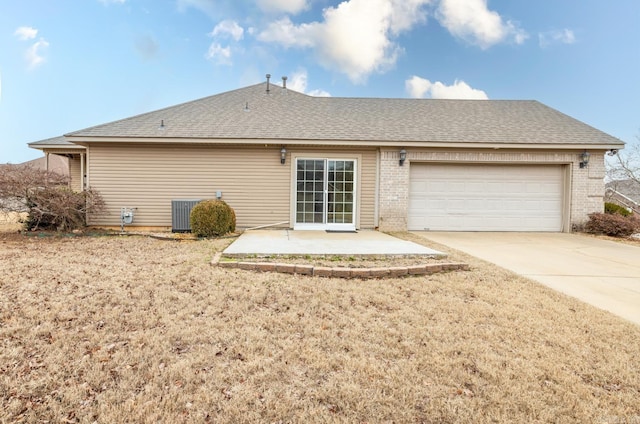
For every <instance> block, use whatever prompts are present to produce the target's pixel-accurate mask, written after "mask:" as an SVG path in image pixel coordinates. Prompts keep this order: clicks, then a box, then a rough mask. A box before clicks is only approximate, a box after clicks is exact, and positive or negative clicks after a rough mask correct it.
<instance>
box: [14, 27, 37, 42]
mask: <svg viewBox="0 0 640 424" xmlns="http://www.w3.org/2000/svg"><path fill="white" fill-rule="evenodd" d="M13 35H15V36H16V37H18V39H19V40H23V41H25V40H33V39H34V38H36V36H37V35H38V30H37V29H35V28H31V27H28V26H21V27H19V28H18V29H16V30H15V32H14V33H13Z"/></svg>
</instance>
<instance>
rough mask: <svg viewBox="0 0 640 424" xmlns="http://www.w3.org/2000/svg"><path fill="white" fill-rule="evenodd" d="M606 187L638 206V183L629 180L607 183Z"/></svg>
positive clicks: (639, 198) (639, 197)
mask: <svg viewBox="0 0 640 424" xmlns="http://www.w3.org/2000/svg"><path fill="white" fill-rule="evenodd" d="M606 187H607V188H610V189H613V190H615V191H617V192H618V193H620V194H622V195H624V196H625V197H628V198H629V199H631V200H633V201H634V202H636V203H637V204H640V182H638V181H635V180H631V179H628V180H616V181H609V182H608V183H607V184H606Z"/></svg>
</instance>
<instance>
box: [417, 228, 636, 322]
mask: <svg viewBox="0 0 640 424" xmlns="http://www.w3.org/2000/svg"><path fill="white" fill-rule="evenodd" d="M415 234H418V235H420V236H422V237H424V238H425V239H427V240H432V241H435V242H437V243H440V244H443V245H445V246H449V247H451V248H453V249H457V250H460V251H463V252H465V253H468V254H470V255H472V256H475V257H477V258H480V259H484V260H486V261H488V262H492V263H494V264H496V265H498V266H500V267H502V268H506V269H508V270H511V271H513V272H516V273H518V274H520V275H523V276H525V277H527V278H530V279H532V280H535V281H538V282H540V283H542V284H544V285H546V286H548V287H551V288H553V289H555V290H558V291H560V292H562V293H565V294H568V295H569V296H573V297H575V298H578V299H580V300H582V301H584V302H587V303H590V304H592V305H594V306H596V307H598V308H601V309H604V310H607V311H609V312H612V313H614V314H616V315H618V316H620V317H622V318H625V319H627V320H629V321H632V322H634V323H636V324H638V325H640V247H637V246H630V245H626V244H623V243H616V242H613V241H607V240H600V239H597V238H594V237H587V236H583V235H579V234H565V233H448V232H442V233H440V232H415Z"/></svg>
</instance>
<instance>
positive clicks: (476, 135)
mask: <svg viewBox="0 0 640 424" xmlns="http://www.w3.org/2000/svg"><path fill="white" fill-rule="evenodd" d="M284 93H286V94H284ZM247 105H248V108H249V111H245V106H247ZM161 121H163V122H164V129H163V130H159V129H158V127H159V126H160V122H161ZM67 135H68V136H71V137H78V138H81V137H106V138H120V137H136V138H147V137H148V138H191V139H193V138H197V139H260V140H261V139H265V140H269V139H270V140H273V139H275V140H279V139H283V140H287V139H290V140H338V141H341V140H342V141H345V142H348V141H376V142H426V143H428V142H443V143H496V144H500V143H504V144H527V145H532V144H576V145H588V144H608V145H611V144H614V145H623V143H622V142H621V141H620V140H618V139H616V138H614V137H612V136H610V135H608V134H605V133H604V132H602V131H599V130H597V129H595V128H593V127H590V126H589V125H586V124H584V123H582V122H580V121H578V120H576V119H573V118H571V117H569V116H567V115H565V114H563V113H560V112H558V111H557V110H554V109H552V108H550V107H548V106H545V105H543V104H542V103H539V102H537V101H522V100H432V99H382V98H340V97H311V96H307V95H305V94H301V93H298V92H295V91H293V90H290V89H289V90H286V91H283V90H282V88H281V87H279V86H276V85H273V84H272V85H271V93H270V94H268V95H267V94H266V83H261V84H257V85H253V86H249V87H245V88H241V89H238V90H234V91H229V92H225V93H221V94H217V95H214V96H210V97H205V98H203V99H199V100H195V101H192V102H188V103H184V104H180V105H176V106H172V107H168V108H166V109H161V110H157V111H154V112H149V113H145V114H142V115H138V116H134V117H131V118H127V119H123V120H120V121H115V122H111V123H108V124H104V125H98V126H95V127H91V128H87V129H84V130H80V131H76V132H73V133H70V134H67Z"/></svg>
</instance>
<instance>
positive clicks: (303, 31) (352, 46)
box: [258, 0, 431, 83]
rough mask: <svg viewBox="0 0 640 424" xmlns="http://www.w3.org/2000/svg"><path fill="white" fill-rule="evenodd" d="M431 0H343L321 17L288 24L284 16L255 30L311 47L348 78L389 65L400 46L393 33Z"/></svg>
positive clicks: (416, 18) (267, 38) (416, 19)
mask: <svg viewBox="0 0 640 424" xmlns="http://www.w3.org/2000/svg"><path fill="white" fill-rule="evenodd" d="M430 3H431V0H347V1H343V2H342V3H340V4H339V5H338V6H337V7H329V8H326V9H325V10H324V12H323V17H324V20H323V21H322V22H311V23H302V24H299V25H296V24H294V23H293V22H291V20H290V19H289V18H288V17H285V18H281V19H279V20H278V21H275V22H272V23H271V24H270V25H268V26H267V28H266V29H265V30H264V31H262V32H261V33H260V34H258V39H259V40H261V41H264V42H273V43H278V44H280V45H282V46H284V47H299V48H311V49H313V50H314V51H315V53H316V55H317V56H318V59H319V61H320V63H321V64H322V65H323V66H324V67H326V68H328V69H337V70H338V71H340V72H342V73H344V74H346V75H347V76H348V77H349V79H351V80H352V81H353V82H356V83H357V82H364V81H365V80H366V78H367V76H368V75H369V74H371V73H372V72H383V71H385V70H386V69H388V68H390V67H391V66H393V65H394V64H395V62H396V59H397V57H398V55H399V53H400V52H401V51H402V49H401V48H400V47H399V46H398V45H397V44H396V43H395V42H394V41H392V37H393V36H397V35H399V34H400V33H401V32H403V31H408V30H409V29H411V28H412V27H413V26H414V25H416V24H417V23H420V22H424V21H425V19H426V11H425V10H424V7H425V6H426V5H428V4H430Z"/></svg>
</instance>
